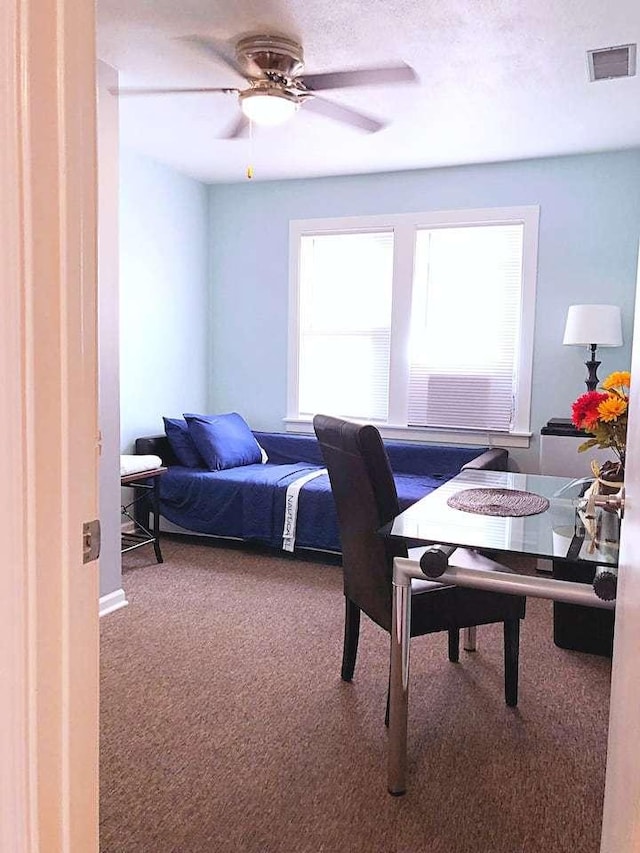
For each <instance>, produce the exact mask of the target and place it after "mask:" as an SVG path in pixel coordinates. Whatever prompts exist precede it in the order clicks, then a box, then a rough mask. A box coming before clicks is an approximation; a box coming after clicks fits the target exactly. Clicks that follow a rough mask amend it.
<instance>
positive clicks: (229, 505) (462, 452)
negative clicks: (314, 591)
mask: <svg viewBox="0 0 640 853" xmlns="http://www.w3.org/2000/svg"><path fill="white" fill-rule="evenodd" d="M253 434H254V436H255V438H256V440H257V441H258V443H259V444H260V446H261V447H262V448H263V449H264V451H265V453H266V456H267V461H266V462H264V463H254V464H250V465H243V466H241V467H236V468H228V469H225V470H222V471H209V470H207V469H205V468H187V467H184V466H182V465H179V464H178V460H177V458H176V457H175V455H174V454H173V452H172V449H171V446H170V444H169V442H168V440H167V437H166V436H164V435H162V436H148V437H144V438H138V439H137V441H136V453H142V454H148V453H152V454H155V455H157V456H160V458H161V459H162V461H163V463H164V464H165V465H167V466H168V468H169V470H168V471H167V473H166V474H164V475H163V476H162V477H161V478H160V511H161V514H162V516H163V517H164V518H166V519H168V520H169V521H170V522H172V524H174V525H178V526H179V527H180V528H182V529H183V530H184V531H185V532H191V533H199V534H208V535H211V536H219V537H231V538H234V539H240V540H244V541H247V542H254V543H259V544H262V545H268V546H270V547H275V548H281V549H282V548H283V549H284V550H287V551H293V550H294V549H297V548H304V549H314V550H320V551H330V552H337V553H339V552H340V536H339V532H338V519H337V515H336V510H335V506H334V502H333V496H332V494H331V486H330V483H329V478H328V476H327V474H326V472H325V471H324V465H323V461H322V456H321V453H320V447H319V445H318V442H317V440H316V438H315V436H314V435H297V434H288V433H272V432H254V433H253ZM385 447H386V449H387V453H388V455H389V460H390V462H391V468H392V470H393V473H394V478H395V481H396V487H397V490H398V498H399V501H400V506H401V508H402V509H405V508H406V507H407V506H409V505H410V504H412V503H415V501H417V500H419V499H420V498H421V497H423V496H424V495H426V494H428V493H429V492H431V491H433V489H435V488H437V487H438V486H439V485H440V484H441V483H443V482H444V481H446V480H449V479H450V478H451V477H453V476H455V475H456V474H457V473H458V472H459V471H460V470H462V469H463V468H470V467H471V468H490V469H493V470H506V467H507V456H508V454H507V451H506V450H503V449H502V448H491V449H488V448H482V447H481V448H475V447H474V448H472V447H457V446H452V445H433V444H431V445H429V444H420V443H416V442H406V441H385Z"/></svg>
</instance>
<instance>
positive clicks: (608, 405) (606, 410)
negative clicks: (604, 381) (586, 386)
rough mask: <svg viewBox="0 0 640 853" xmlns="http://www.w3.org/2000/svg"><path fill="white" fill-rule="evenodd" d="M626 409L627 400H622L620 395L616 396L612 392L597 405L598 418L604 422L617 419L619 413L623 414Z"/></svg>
mask: <svg viewBox="0 0 640 853" xmlns="http://www.w3.org/2000/svg"><path fill="white" fill-rule="evenodd" d="M626 411H627V401H626V400H623V399H622V398H621V397H616V396H614V395H613V394H612V395H611V396H609V397H607V399H606V400H602V402H600V403H599V405H598V414H599V415H600V420H602V421H605V423H609V422H610V421H615V420H617V419H618V418H619V417H620V415H624V413H625V412H626Z"/></svg>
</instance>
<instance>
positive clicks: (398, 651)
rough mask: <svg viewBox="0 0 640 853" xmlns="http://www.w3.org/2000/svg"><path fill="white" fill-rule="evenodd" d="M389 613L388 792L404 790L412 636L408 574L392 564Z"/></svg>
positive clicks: (397, 792) (399, 793)
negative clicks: (391, 591)
mask: <svg viewBox="0 0 640 853" xmlns="http://www.w3.org/2000/svg"><path fill="white" fill-rule="evenodd" d="M392 595H393V599H392V615H391V672H390V678H389V681H390V696H389V763H388V773H387V784H388V788H389V793H390V794H393V795H394V796H400V795H401V794H404V793H405V791H406V775H407V715H408V711H409V646H410V639H411V577H410V576H409V575H407V574H405V573H404V572H403V570H402V567H400V566H398V567H396V565H395V564H394V569H393V593H392Z"/></svg>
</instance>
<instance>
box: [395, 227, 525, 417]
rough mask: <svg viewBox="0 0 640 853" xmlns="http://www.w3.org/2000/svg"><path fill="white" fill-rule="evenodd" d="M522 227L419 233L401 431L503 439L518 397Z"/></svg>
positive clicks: (434, 229) (422, 231) (472, 228)
mask: <svg viewBox="0 0 640 853" xmlns="http://www.w3.org/2000/svg"><path fill="white" fill-rule="evenodd" d="M523 234H524V227H523V225H522V224H512V225H478V226H468V227H447V228H432V229H423V230H418V231H417V233H416V258H415V270H414V282H413V299H412V309H411V335H410V345H409V411H408V423H409V424H410V425H414V426H428V427H442V428H459V429H460V428H462V429H476V430H478V429H483V430H484V429H486V430H492V431H504V432H508V431H509V428H510V426H511V420H512V417H513V409H514V405H513V400H514V397H515V394H516V392H517V387H516V384H517V367H518V354H519V344H520V314H521V299H522V251H523Z"/></svg>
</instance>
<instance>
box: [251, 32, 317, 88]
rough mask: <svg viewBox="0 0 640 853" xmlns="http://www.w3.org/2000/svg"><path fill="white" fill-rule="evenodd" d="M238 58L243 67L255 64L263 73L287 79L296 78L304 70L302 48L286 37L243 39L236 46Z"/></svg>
mask: <svg viewBox="0 0 640 853" xmlns="http://www.w3.org/2000/svg"><path fill="white" fill-rule="evenodd" d="M236 56H237V57H238V61H239V62H240V63H242V64H243V65H249V66H250V65H251V63H255V65H257V66H258V68H259V69H260V70H261V71H262V72H263V73H266V72H269V71H271V72H275V73H276V74H280V75H282V76H283V77H287V78H292V77H296V76H297V75H298V74H300V73H301V71H302V69H303V68H304V53H303V51H302V47H301V46H300V45H299V44H298V43H297V42H295V41H292V40H291V39H288V38H285V37H284V36H248V37H247V38H243V39H241V40H240V41H239V42H238V44H237V45H236ZM249 76H252V75H251V74H250V73H249Z"/></svg>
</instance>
